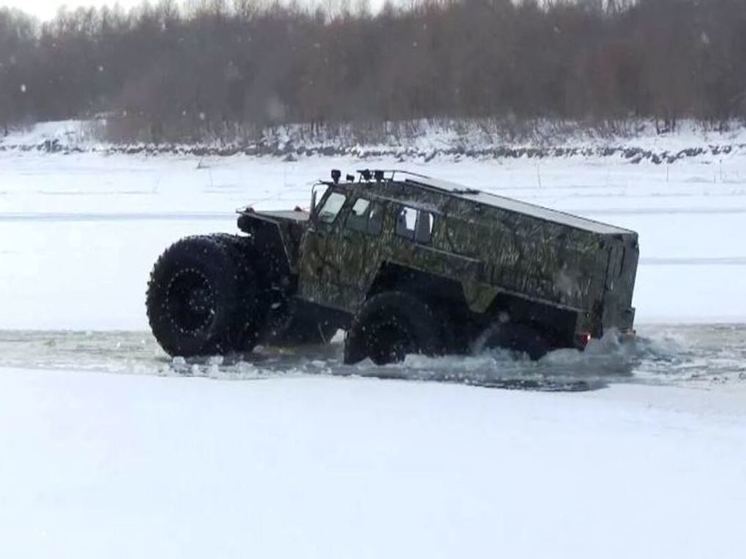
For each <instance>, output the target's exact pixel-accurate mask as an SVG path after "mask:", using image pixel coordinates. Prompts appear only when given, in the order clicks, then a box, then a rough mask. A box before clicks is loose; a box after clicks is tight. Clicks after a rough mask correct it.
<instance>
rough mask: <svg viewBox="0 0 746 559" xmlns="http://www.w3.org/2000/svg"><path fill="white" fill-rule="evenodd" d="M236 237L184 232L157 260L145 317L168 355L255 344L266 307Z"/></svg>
mask: <svg viewBox="0 0 746 559" xmlns="http://www.w3.org/2000/svg"><path fill="white" fill-rule="evenodd" d="M239 242H240V241H239V238H237V237H235V238H232V237H231V236H229V235H206V236H194V237H186V238H184V239H181V240H179V241H177V242H175V243H174V244H173V245H171V246H170V247H169V248H168V249H166V251H165V252H164V253H163V254H162V255H161V257H160V258H159V259H158V261H157V262H156V264H155V266H154V267H153V271H152V272H151V275H150V281H149V283H148V292H147V296H146V306H147V312H148V320H149V322H150V327H151V329H152V331H153V335H154V336H155V338H156V339H157V340H158V343H159V344H160V345H161V347H163V349H164V350H165V351H166V352H167V353H169V354H170V355H181V356H184V357H191V356H195V355H211V354H223V353H228V352H231V351H249V350H250V349H251V348H253V346H254V344H255V343H256V340H257V337H258V335H259V332H260V329H261V326H262V324H263V319H264V316H263V315H264V314H265V311H264V309H263V305H262V302H261V297H260V292H259V289H258V286H257V282H256V278H255V275H254V273H253V271H252V269H251V267H250V265H249V263H248V261H247V258H246V256H245V255H243V254H242V253H241V251H240V247H239Z"/></svg>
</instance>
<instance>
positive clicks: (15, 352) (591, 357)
mask: <svg viewBox="0 0 746 559" xmlns="http://www.w3.org/2000/svg"><path fill="white" fill-rule="evenodd" d="M639 334H640V335H639V337H638V339H637V340H636V341H635V342H632V343H627V344H619V343H617V342H616V341H615V340H614V339H612V338H607V339H604V340H595V341H593V342H592V344H591V346H589V348H588V349H587V350H586V351H585V352H582V353H581V352H578V351H575V350H558V351H554V352H552V353H550V354H549V355H547V356H546V357H544V358H543V359H541V360H540V361H538V362H531V361H528V360H526V359H520V358H518V359H516V358H514V357H513V356H510V355H507V354H505V353H503V352H499V351H498V352H485V353H481V354H477V355H469V356H445V357H437V358H429V357H424V356H409V357H407V359H406V361H405V362H404V363H402V364H398V365H391V366H385V367H376V366H373V365H372V364H370V363H365V362H364V363H362V364H359V365H355V366H348V365H344V364H342V361H341V354H342V343H341V335H338V336H337V337H336V338H335V341H334V342H332V343H331V344H330V345H327V346H305V347H302V348H294V349H283V348H258V349H257V350H256V351H255V352H253V353H251V354H248V355H232V356H227V357H212V358H205V359H196V360H184V359H182V358H178V357H177V358H173V359H172V358H170V357H168V356H167V355H166V354H165V353H164V352H163V351H162V350H161V349H160V348H159V347H158V345H157V343H156V342H155V340H154V339H153V337H152V336H151V335H150V334H149V333H147V332H124V331H96V332H77V331H22V330H4V331H0V367H24V368H36V369H56V370H60V369H63V370H68V369H74V370H79V371H80V370H83V371H96V372H102V373H115V374H145V375H162V376H170V375H171V376H184V375H187V376H199V377H208V378H214V379H222V380H259V379H265V378H277V377H285V378H292V377H306V376H310V375H324V376H330V375H331V376H366V377H379V378H389V379H403V380H419V381H438V382H449V383H459V384H467V385H477V386H488V387H496V388H517V389H529V390H553V391H554V390H589V389H596V388H602V387H604V386H607V385H609V384H613V383H643V384H666V385H672V384H673V385H697V386H707V385H711V384H723V383H734V382H735V383H739V382H746V324H735V325H734V324H723V325H717V324H712V325H647V326H642V327H640V328H639Z"/></svg>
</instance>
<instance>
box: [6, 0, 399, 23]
mask: <svg viewBox="0 0 746 559" xmlns="http://www.w3.org/2000/svg"><path fill="white" fill-rule="evenodd" d="M187 1H188V0H187ZM305 1H307V2H308V3H309V4H314V3H316V2H320V3H321V4H322V5H323V4H325V3H327V2H325V1H324V0H305ZM399 1H401V0H399ZM177 2H178V3H180V4H183V3H184V0H177ZM228 2H229V3H230V0H228ZM301 2H303V0H301ZM332 2H334V0H332ZM157 3H158V0H150V4H151V5H154V4H157ZM355 3H356V2H355V0H352V1H351V2H350V4H352V5H353V6H354V5H355ZM383 3H384V0H370V1H369V5H370V6H371V8H376V7H380V6H382V5H383ZM107 4H108V5H109V6H113V5H114V4H119V5H120V6H121V7H122V8H125V9H129V8H131V7H132V6H137V5H139V4H142V0H118V1H117V0H0V7H5V6H10V7H13V8H19V9H21V10H23V11H24V12H26V13H27V14H31V15H34V16H36V17H38V18H39V19H42V20H46V19H51V18H53V17H54V15H55V14H56V13H57V11H58V10H59V9H60V8H61V7H62V6H66V7H67V8H68V9H75V8H78V7H80V6H86V7H87V6H104V5H107Z"/></svg>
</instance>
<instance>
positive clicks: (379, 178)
mask: <svg viewBox="0 0 746 559" xmlns="http://www.w3.org/2000/svg"><path fill="white" fill-rule="evenodd" d="M373 176H374V177H376V182H381V181H382V180H383V171H381V170H380V169H379V170H377V171H373Z"/></svg>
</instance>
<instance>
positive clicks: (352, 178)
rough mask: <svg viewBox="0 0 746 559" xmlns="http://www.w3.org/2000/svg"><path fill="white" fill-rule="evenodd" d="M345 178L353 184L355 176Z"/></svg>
mask: <svg viewBox="0 0 746 559" xmlns="http://www.w3.org/2000/svg"><path fill="white" fill-rule="evenodd" d="M345 178H346V179H347V182H355V175H347V176H346V177H345Z"/></svg>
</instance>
